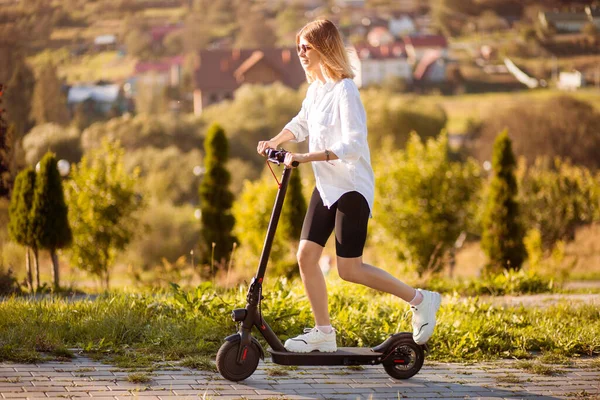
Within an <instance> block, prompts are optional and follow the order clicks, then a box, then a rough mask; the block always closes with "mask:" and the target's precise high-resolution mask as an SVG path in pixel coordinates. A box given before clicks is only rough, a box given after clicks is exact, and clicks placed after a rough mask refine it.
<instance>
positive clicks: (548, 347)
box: [0, 278, 600, 370]
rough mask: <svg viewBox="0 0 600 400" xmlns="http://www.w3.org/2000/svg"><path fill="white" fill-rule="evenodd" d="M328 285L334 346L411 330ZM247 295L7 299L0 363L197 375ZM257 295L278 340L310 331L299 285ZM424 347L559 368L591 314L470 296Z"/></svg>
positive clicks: (395, 315) (583, 352)
mask: <svg viewBox="0 0 600 400" xmlns="http://www.w3.org/2000/svg"><path fill="white" fill-rule="evenodd" d="M328 285H329V286H328V287H329V298H330V310H331V317H332V323H333V325H334V326H335V327H336V328H337V329H338V331H339V334H338V345H339V346H374V345H377V344H379V343H381V342H382V341H383V340H384V339H385V338H386V337H387V336H388V335H389V334H390V333H392V332H401V331H408V332H410V331H411V329H410V316H409V314H408V313H407V306H406V305H405V304H404V303H403V302H401V301H400V300H398V299H397V298H394V297H393V296H391V295H383V294H378V293H376V292H374V291H372V290H370V289H368V288H366V287H361V286H358V285H353V284H350V283H347V282H343V281H340V280H338V279H337V278H335V279H330V282H329V283H328ZM246 290H247V288H246V287H240V288H238V289H232V290H223V289H218V290H215V289H214V288H213V287H212V286H211V285H210V284H204V285H202V286H201V287H199V288H197V289H196V290H193V291H190V292H184V291H182V290H181V289H178V290H177V292H175V293H155V294H129V293H115V294H108V295H103V296H99V297H98V298H96V299H95V300H91V299H87V300H79V301H73V300H66V299H62V298H52V297H47V298H44V299H41V300H31V299H29V298H10V299H6V300H4V301H2V302H0V332H2V333H3V334H2V337H1V338H0V361H18V362H38V361H40V360H42V359H44V358H45V357H47V356H48V355H49V354H53V352H56V351H59V352H60V351H63V350H61V349H68V348H80V349H82V351H83V352H84V353H85V354H86V355H88V356H90V357H93V358H97V359H100V360H103V361H105V362H109V363H111V364H113V365H116V366H117V367H119V368H129V369H137V370H140V369H142V368H144V369H146V370H152V369H153V368H156V367H157V366H158V365H161V364H164V363H165V362H175V361H181V360H184V362H183V365H184V366H185V365H187V366H189V367H190V368H203V367H201V366H202V365H208V359H209V358H210V359H214V356H215V355H216V352H217V350H218V348H219V347H220V346H221V344H222V343H223V339H224V338H225V337H226V336H228V335H230V334H231V333H233V332H235V331H236V326H235V324H234V323H233V321H231V319H230V310H231V309H233V308H238V307H243V305H244V304H245V296H246ZM263 293H264V295H265V300H264V301H263V307H262V312H263V315H264V316H265V318H266V319H267V320H268V321H269V323H270V324H271V326H272V328H273V329H274V330H275V332H277V334H278V335H279V337H280V339H282V340H285V339H287V338H288V337H290V336H293V335H297V333H298V332H300V331H302V329H303V328H304V327H306V326H311V325H312V323H313V317H312V314H311V312H310V306H309V304H308V300H307V298H306V297H305V295H304V292H303V289H302V285H301V284H300V282H299V281H283V280H280V281H278V282H277V283H275V284H273V285H271V286H269V287H266V288H265V290H264V291H263ZM350 293H351V295H350ZM254 334H255V335H257V338H258V339H259V341H261V343H262V344H263V346H266V343H264V341H263V339H262V337H261V336H260V335H259V334H258V333H257V332H254ZM429 346H430V349H431V351H430V353H429V355H428V359H429V360H441V361H446V360H452V361H463V362H466V361H480V360H493V359H499V358H517V359H525V358H530V357H531V356H532V354H536V353H543V354H545V353H548V354H553V355H544V356H543V357H545V358H544V360H545V362H548V363H550V364H559V363H561V364H562V363H563V361H564V357H574V356H592V355H598V354H600V309H599V308H598V307H597V306H594V305H588V304H577V305H570V304H566V303H565V302H563V303H558V304H554V305H550V306H547V307H543V308H541V307H539V308H538V307H532V308H525V307H522V306H519V307H505V306H497V305H493V304H491V303H488V302H486V301H482V300H480V299H479V298H477V297H474V298H464V297H459V296H458V295H452V296H445V297H444V301H443V304H442V308H441V309H440V312H439V314H438V326H437V328H436V332H435V334H434V336H433V337H432V339H431V340H430V342H429ZM203 357H204V358H203ZM202 360H206V362H207V364H203V363H204V362H205V361H202ZM211 365H212V362H211ZM199 366H200V367H199Z"/></svg>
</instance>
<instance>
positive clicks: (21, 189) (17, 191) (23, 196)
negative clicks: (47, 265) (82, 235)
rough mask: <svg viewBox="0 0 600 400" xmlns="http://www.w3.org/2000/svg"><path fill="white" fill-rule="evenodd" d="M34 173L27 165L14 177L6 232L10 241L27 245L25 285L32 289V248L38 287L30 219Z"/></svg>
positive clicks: (35, 250)
mask: <svg viewBox="0 0 600 400" xmlns="http://www.w3.org/2000/svg"><path fill="white" fill-rule="evenodd" d="M35 180H36V174H35V171H34V170H33V168H31V167H29V168H27V169H24V170H23V171H21V172H20V173H19V174H18V175H17V177H16V179H15V186H14V190H13V193H12V196H11V201H10V205H9V209H8V215H9V223H8V234H9V237H10V239H11V240H12V241H14V242H16V243H19V244H21V245H23V246H26V247H27V253H26V261H25V266H26V269H27V286H28V288H29V290H33V288H34V285H33V277H32V271H31V261H30V250H29V248H32V249H33V250H34V255H35V256H36V257H35V259H34V269H35V271H36V276H37V277H38V280H37V287H39V273H38V272H37V271H38V268H37V244H36V241H35V239H34V235H33V226H32V225H33V224H32V221H31V206H32V203H33V195H34V190H35Z"/></svg>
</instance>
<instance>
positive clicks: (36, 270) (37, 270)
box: [33, 247, 40, 292]
mask: <svg viewBox="0 0 600 400" xmlns="http://www.w3.org/2000/svg"><path fill="white" fill-rule="evenodd" d="M38 261H39V259H38V249H37V248H36V247H34V248H33V270H34V271H33V272H34V273H35V290H34V291H35V292H37V291H38V290H39V288H40V264H39V262H38Z"/></svg>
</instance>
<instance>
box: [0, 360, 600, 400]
mask: <svg viewBox="0 0 600 400" xmlns="http://www.w3.org/2000/svg"><path fill="white" fill-rule="evenodd" d="M556 369H557V371H558V373H557V374H555V375H552V376H544V375H535V374H531V373H528V372H524V371H523V370H521V369H518V368H516V367H515V365H514V362H511V361H499V362H488V363H476V364H472V365H469V364H449V363H435V362H431V361H426V364H425V366H424V367H423V369H422V370H421V371H420V373H419V374H417V375H416V376H414V377H413V378H411V379H408V380H405V381H397V380H394V379H392V378H390V377H389V376H388V375H387V374H386V373H385V371H384V370H383V368H382V367H379V366H376V367H370V366H369V367H365V368H364V369H362V370H356V369H349V368H344V367H298V368H297V369H290V368H287V367H282V366H279V365H276V364H273V363H271V362H270V361H269V360H267V361H266V362H261V363H260V365H259V368H258V370H257V371H256V372H255V373H254V374H253V375H252V376H251V377H250V378H249V379H247V380H245V381H244V382H237V383H234V382H229V381H227V380H225V379H223V378H222V377H221V376H220V375H219V374H218V373H214V372H205V371H196V370H190V369H188V368H177V369H176V370H172V369H164V370H158V371H154V372H149V373H147V375H148V376H149V377H150V378H151V381H149V382H147V383H131V382H129V381H128V380H127V378H128V374H129V372H127V371H124V370H122V369H118V368H115V367H113V366H110V365H105V364H101V363H99V362H95V361H92V360H90V359H87V358H84V357H78V358H76V359H75V360H74V361H72V362H65V363H60V362H48V363H43V364H11V363H0V395H1V396H0V398H3V399H16V400H21V399H30V400H31V399H44V400H48V399H56V400H64V399H66V398H70V399H77V400H81V399H83V398H92V399H91V400H108V399H111V400H118V399H127V400H129V399H132V397H135V398H136V399H139V400H171V399H173V400H174V399H198V398H201V399H206V400H208V399H219V400H225V399H263V400H267V399H272V400H275V399H352V400H354V399H399V398H405V399H436V400H441V399H464V398H479V399H556V398H587V399H600V363H599V362H598V360H595V361H594V360H579V361H577V362H575V363H574V364H573V365H571V366H557V367H556Z"/></svg>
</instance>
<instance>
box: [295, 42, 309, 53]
mask: <svg viewBox="0 0 600 400" xmlns="http://www.w3.org/2000/svg"><path fill="white" fill-rule="evenodd" d="M296 50H298V54H301V53H305V54H306V52H307V51H309V50H312V46H309V45H307V44H299V45H298V47H297V48H296Z"/></svg>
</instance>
